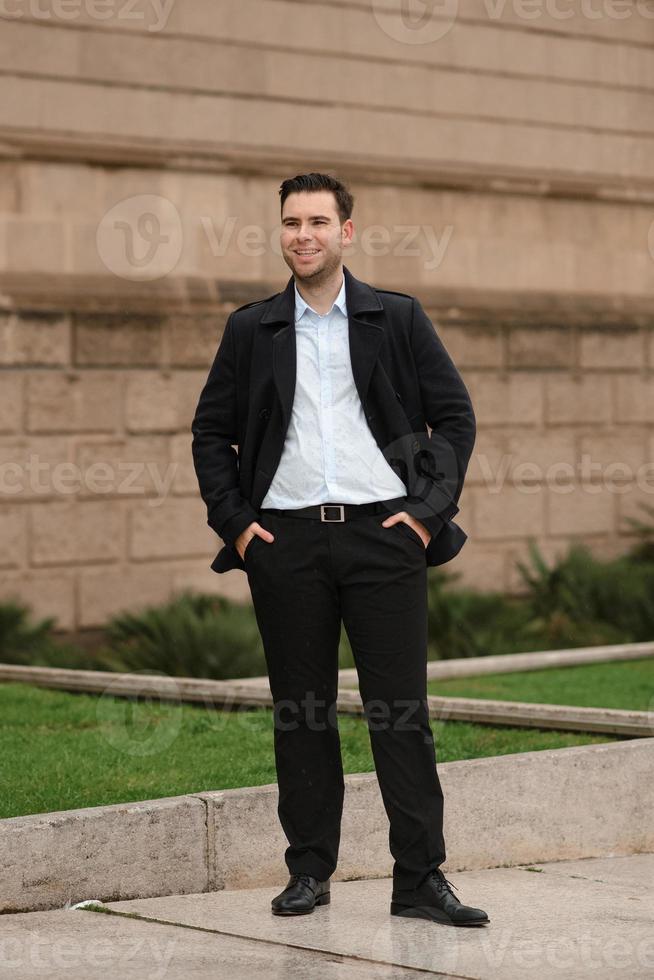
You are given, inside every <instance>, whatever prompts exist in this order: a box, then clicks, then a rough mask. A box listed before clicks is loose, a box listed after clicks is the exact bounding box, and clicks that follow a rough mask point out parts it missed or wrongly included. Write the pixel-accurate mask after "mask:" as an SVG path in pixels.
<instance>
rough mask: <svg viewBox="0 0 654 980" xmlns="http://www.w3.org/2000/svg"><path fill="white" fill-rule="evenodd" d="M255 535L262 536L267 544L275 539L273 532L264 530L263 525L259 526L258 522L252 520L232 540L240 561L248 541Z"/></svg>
mask: <svg viewBox="0 0 654 980" xmlns="http://www.w3.org/2000/svg"><path fill="white" fill-rule="evenodd" d="M257 535H258V536H259V537H260V538H263V540H264V541H267V542H268V544H270V543H271V542H272V541H274V540H275V535H274V534H271V533H270V531H266V529H265V527H261V524H259V523H258V521H252V523H251V524H248V526H247V527H246V528H245V530H244V531H241V533H240V534H239V536H238V537H237V538H236V540H235V541H234V547H235V548H236V550H237V552H238V554H239V556H240V558H241V561H243V560H244V558H245V552H246V550H247V548H248V547H249V545H250V541H251V540H252V538H254V537H257Z"/></svg>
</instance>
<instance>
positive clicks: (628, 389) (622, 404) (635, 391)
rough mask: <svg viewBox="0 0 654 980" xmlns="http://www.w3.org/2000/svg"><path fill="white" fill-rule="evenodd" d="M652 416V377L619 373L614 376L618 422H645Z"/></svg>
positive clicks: (653, 378) (653, 413)
mask: <svg viewBox="0 0 654 980" xmlns="http://www.w3.org/2000/svg"><path fill="white" fill-rule="evenodd" d="M653 418H654V377H650V376H647V377H643V376H642V375H627V374H624V375H620V376H619V377H617V378H616V419H617V421H618V422H647V423H649V424H651V422H652V419H653Z"/></svg>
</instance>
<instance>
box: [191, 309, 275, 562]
mask: <svg viewBox="0 0 654 980" xmlns="http://www.w3.org/2000/svg"><path fill="white" fill-rule="evenodd" d="M233 333H234V321H233V314H231V315H230V316H229V318H228V320H227V323H226V325H225V330H224V332H223V336H222V339H221V342H220V345H219V347H218V351H217V353H216V356H215V358H214V362H213V364H212V366H211V369H210V371H209V376H208V378H207V381H206V383H205V385H204V388H203V389H202V391H201V393H200V398H199V401H198V404H197V408H196V410H195V416H194V418H193V422H192V423H191V431H192V433H193V441H192V453H193V465H194V467H195V473H196V476H197V479H198V484H199V486H200V495H201V496H202V499H203V500H204V502H205V504H206V506H207V524H208V525H209V526H210V527H211V528H213V530H214V531H215V532H216V534H218V535H219V536H220V537H221V538H222V539H223V541H224V542H225V543H226V544H228V545H233V543H234V541H235V540H236V538H237V537H238V536H239V534H240V533H241V532H242V531H243V530H245V528H246V527H248V525H249V524H251V523H252V522H253V521H256V520H258V517H259V515H258V514H257V512H256V511H255V510H254V509H253V507H252V506H251V505H250V503H249V501H248V500H246V499H245V498H243V497H242V496H241V493H240V490H239V474H238V453H237V451H236V449H235V448H234V447H235V446H236V445H237V442H238V424H237V420H238V411H237V374H236V359H235V352H234V336H233Z"/></svg>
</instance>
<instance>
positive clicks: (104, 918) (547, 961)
mask: <svg viewBox="0 0 654 980" xmlns="http://www.w3.org/2000/svg"><path fill="white" fill-rule="evenodd" d="M530 867H532V868H535V869H538V870H532V871H530V870H527V869H526V868H525V867H522V868H496V869H492V870H488V871H468V872H459V873H455V872H453V873H451V874H450V873H448V874H447V877H448V879H449V880H450V881H452V882H453V883H454V884H455V885H456V886H457V894H458V895H459V897H460V898H461V900H462V901H464V902H467V903H468V904H470V905H476V906H478V907H481V908H483V909H486V911H487V912H488V914H489V916H490V919H491V922H490V924H489V925H487V926H484V927H479V928H475V929H457V928H453V927H448V926H444V925H439V924H437V923H433V922H427V921H424V920H411V919H402V918H397V917H395V916H393V917H391V916H390V915H389V914H388V906H389V898H390V890H391V882H390V880H389V879H387V878H386V879H376V880H372V881H351V882H338V881H337V882H333V883H332V901H331V904H330V905H327V906H324V907H321V908H318V909H316V910H315V911H314V912H313V913H312V914H311V915H305V916H297V917H288V918H287V917H281V916H273V915H271V913H270V899H271V898H272V896H273V895H275V894H276V893H277V892H279V891H280V890H281V888H282V887H283V886H284V885H285V883H286V880H284V881H282V882H280V885H279V886H278V887H274V888H256V889H249V890H243V891H222V892H213V893H211V894H200V895H181V896H169V897H166V898H153V899H140V900H137V901H124V902H113V903H109V904H108V905H107V906H106V909H107V910H111V912H113V913H114V914H110V913H109V912H108V913H105V914H103V913H98V912H93V911H90V910H84V909H67V910H59V911H54V912H31V913H22V914H18V915H5V916H0V975H1V976H3V977H11V978H12V980H28V978H29V980H33V978H37V977H39V978H40V977H48V980H64V978H65V980H95V978H98V980H100V978H101V980H108V978H114V977H115V978H120V980H132V978H139V980H150V978H151V980H181V978H183V980H193V978H205V977H206V978H212V980H216V978H223V977H224V978H225V980H240V978H245V977H248V978H250V977H251V976H252V975H254V976H257V975H258V976H259V977H260V978H262V980H263V978H265V980H282V978H283V980H294V978H297V980H300V978H301V980H307V978H313V977H320V978H321V980H322V978H324V980H336V978H338V980H344V978H352V980H410V978H416V980H417V978H418V977H422V978H424V977H425V976H429V975H430V974H431V975H432V976H437V977H468V978H501V980H525V978H526V977H533V978H534V980H550V978H551V980H554V978H556V980H562V978H565V980H578V978H582V977H583V978H586V977H591V976H592V977H594V978H598V980H599V978H607V980H608V978H610V980H619V978H622V980H640V978H643V980H644V978H650V977H652V976H654V854H642V855H635V856H632V857H613V858H611V857H609V858H592V859H587V860H582V861H561V862H557V863H553V864H538V865H532V866H530ZM88 897H89V898H93V897H95V896H92V895H89V896H88ZM116 913H118V914H116Z"/></svg>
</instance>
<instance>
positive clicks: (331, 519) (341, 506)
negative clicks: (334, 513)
mask: <svg viewBox="0 0 654 980" xmlns="http://www.w3.org/2000/svg"><path fill="white" fill-rule="evenodd" d="M325 507H330V508H332V509H335V508H338V509H339V510H340V512H341V516H340V517H325ZM320 520H321V521H325V522H326V523H327V524H336V523H338V522H341V521H344V520H345V505H344V504H321V505H320Z"/></svg>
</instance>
